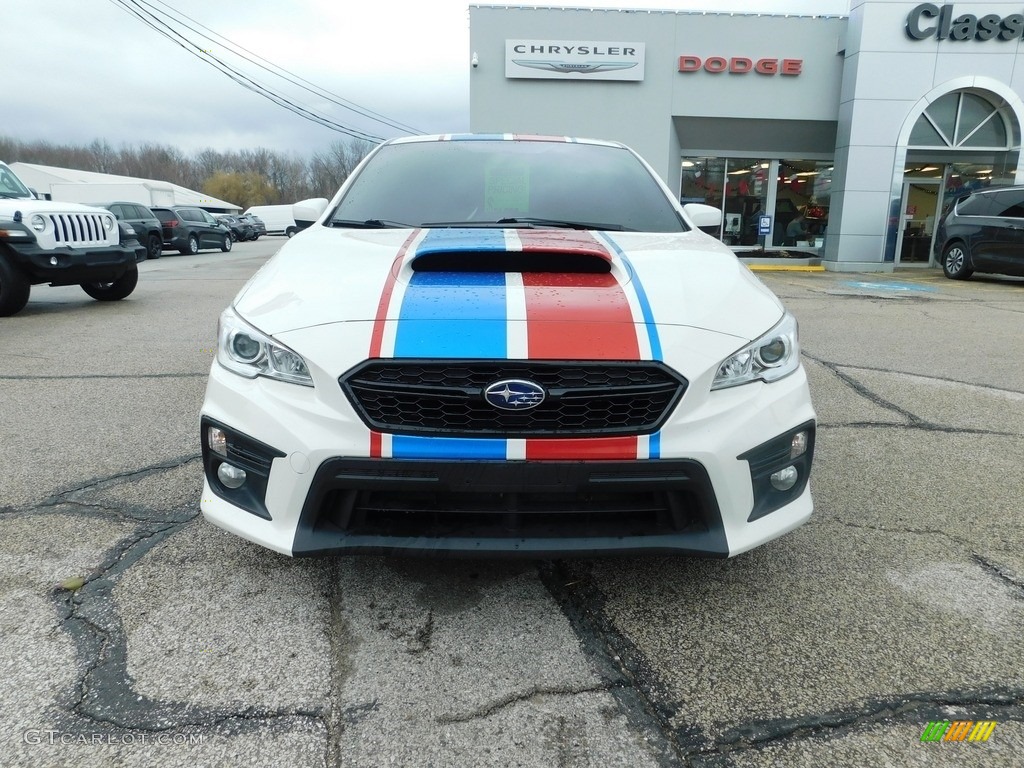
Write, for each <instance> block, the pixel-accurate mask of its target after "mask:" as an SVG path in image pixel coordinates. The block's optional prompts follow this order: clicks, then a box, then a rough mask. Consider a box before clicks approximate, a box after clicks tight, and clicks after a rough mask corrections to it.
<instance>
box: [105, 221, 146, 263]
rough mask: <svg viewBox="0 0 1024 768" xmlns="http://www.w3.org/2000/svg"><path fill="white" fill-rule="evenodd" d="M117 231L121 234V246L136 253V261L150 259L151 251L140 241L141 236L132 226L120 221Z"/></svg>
mask: <svg viewBox="0 0 1024 768" xmlns="http://www.w3.org/2000/svg"><path fill="white" fill-rule="evenodd" d="M108 210H109V209H108ZM111 213H113V211H111ZM117 229H118V231H119V232H120V243H121V245H122V246H123V247H125V248H131V249H132V251H134V253H135V260H136V261H145V260H146V259H147V258H149V249H148V248H147V247H146V246H144V245H143V244H142V243H141V242H140V241H139V235H138V233H137V232H136V231H135V228H134V227H132V225H131V224H129V223H128V222H126V221H118V222H117Z"/></svg>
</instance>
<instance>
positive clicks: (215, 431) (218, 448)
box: [206, 427, 228, 456]
mask: <svg viewBox="0 0 1024 768" xmlns="http://www.w3.org/2000/svg"><path fill="white" fill-rule="evenodd" d="M206 442H207V444H208V445H209V446H210V450H211V451H213V452H214V453H219V454H220V455H221V456H227V455H228V436H227V434H225V432H224V430H223V429H220V428H219V427H207V428H206Z"/></svg>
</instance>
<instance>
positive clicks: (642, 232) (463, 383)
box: [201, 135, 815, 557]
mask: <svg viewBox="0 0 1024 768" xmlns="http://www.w3.org/2000/svg"><path fill="white" fill-rule="evenodd" d="M720 221H721V215H720V212H719V211H717V210H715V209H712V208H709V207H707V206H703V205H687V206H684V207H682V208H681V207H680V206H679V205H678V204H677V203H676V200H675V198H674V196H673V195H672V193H671V192H670V191H669V190H668V189H667V187H666V186H665V185H664V184H663V183H662V182H661V181H660V180H659V179H658V178H657V177H656V176H655V174H654V173H653V172H652V171H651V169H650V167H649V166H648V165H647V164H646V163H645V162H644V161H643V160H642V159H641V158H640V157H639V156H638V155H636V154H635V153H634V152H633V151H632V150H630V149H628V148H626V147H624V146H622V145H619V144H614V143H609V142H600V141H587V140H576V139H564V138H552V137H537V136H518V135H445V136H432V137H416V138H408V139H398V140H394V141H391V142H388V143H386V144H383V145H381V146H380V147H378V148H377V149H376V150H374V151H373V152H372V153H371V154H370V155H369V156H368V157H367V158H366V160H364V162H363V163H362V164H361V165H360V166H359V167H358V168H357V169H356V171H355V172H354V173H353V174H352V175H351V177H350V178H349V179H348V181H347V182H346V183H345V185H344V186H343V187H342V188H341V190H340V191H339V192H338V194H337V195H336V196H335V197H334V199H333V200H331V201H330V203H328V204H327V207H326V208H325V209H324V210H323V212H322V214H321V215H320V217H319V219H318V221H316V223H314V224H313V225H312V226H311V227H310V228H309V229H307V230H306V231H305V232H303V233H301V234H300V235H299V236H297V237H295V238H292V239H291V240H290V241H288V242H287V244H285V245H284V246H283V247H282V248H281V250H280V251H279V252H278V253H277V254H276V255H275V256H274V257H273V258H272V259H271V260H270V261H268V262H267V264H266V265H265V266H264V267H263V269H261V270H260V271H259V272H258V273H257V274H256V275H255V276H254V277H253V278H252V279H251V280H250V281H249V283H248V284H247V285H246V286H245V287H244V288H243V289H242V291H241V292H240V293H239V294H238V296H237V297H236V298H235V300H234V302H233V303H232V305H231V306H230V307H229V308H228V309H227V310H225V312H224V313H223V315H222V316H221V319H220V327H219V333H218V335H219V340H218V351H217V359H216V361H215V362H214V364H213V366H212V369H211V371H210V379H209V384H208V387H207V392H206V400H205V402H204V404H203V409H202V417H201V434H202V449H203V462H204V469H205V478H206V479H205V487H204V493H203V502H202V511H203V514H204V515H205V517H206V519H207V520H209V521H210V522H212V523H214V524H216V525H218V526H221V527H223V528H226V529H227V530H229V531H232V532H234V533H236V534H238V535H239V536H242V537H244V538H246V539H249V540H251V541H254V542H257V543H259V544H262V545H263V546H266V547H269V548H271V549H273V550H276V551H278V552H283V553H285V554H289V555H295V556H299V555H311V554H318V553H419V554H433V555H441V554H471V555H480V556H494V555H521V556H528V557H550V556H567V555H594V554H602V553H612V552H637V551H645V552H679V553H689V554H701V555H711V556H718V557H727V556H732V555H736V554H738V553H740V552H743V551H745V550H748V549H750V548H752V547H755V546H757V545H759V544H762V543H764V542H766V541H769V540H770V539H773V538H775V537H777V536H780V535H782V534H784V533H786V532H788V531H791V530H793V529H794V528H796V527H797V526H799V525H800V524H802V523H803V522H805V521H806V520H807V519H808V517H809V516H810V514H811V510H812V503H811V492H810V486H809V474H810V469H811V459H812V456H813V452H814V437H815V414H814V410H813V408H812V405H811V398H810V393H809V391H808V386H807V377H806V375H805V373H804V370H803V367H802V366H801V363H800V352H799V346H798V343H797V324H796V320H795V319H794V318H793V316H792V315H790V314H789V313H788V312H787V311H786V310H785V309H784V308H783V306H782V304H781V303H780V302H779V300H778V299H777V298H776V297H775V296H774V295H773V294H772V293H771V291H769V290H768V288H767V287H765V286H764V285H763V284H762V283H761V282H760V281H759V280H758V279H757V278H756V277H755V276H754V275H753V274H752V273H751V272H750V270H748V269H747V268H746V267H745V266H744V265H743V264H741V263H740V262H739V261H738V260H737V259H736V257H735V256H734V255H733V253H732V252H731V251H730V250H729V249H728V248H726V247H725V246H723V245H722V244H721V243H719V242H718V241H717V240H716V239H714V238H712V237H710V236H708V235H706V234H704V233H703V232H701V231H700V229H699V228H700V227H709V226H712V227H713V226H717V225H719V224H720Z"/></svg>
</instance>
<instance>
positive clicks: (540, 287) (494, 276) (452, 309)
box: [235, 226, 783, 341]
mask: <svg viewBox="0 0 1024 768" xmlns="http://www.w3.org/2000/svg"><path fill="white" fill-rule="evenodd" d="M481 265H487V269H482V268H481ZM524 292H525V295H526V296H527V298H526V299H523V298H522V295H523V294H524ZM524 305H530V306H531V307H533V309H531V310H529V313H528V310H527V307H526V306H524ZM613 306H614V307H618V309H617V310H614V311H613V309H610V307H613ZM623 307H625V308H623ZM235 309H236V310H237V311H238V312H239V313H240V314H241V316H242V317H243V318H245V319H246V320H247V321H248V322H249V323H251V324H252V325H254V326H255V327H256V328H258V329H260V330H261V331H263V332H264V333H268V334H271V335H278V334H282V333H286V332H289V331H296V330H299V329H303V328H312V327H315V326H323V325H329V324H334V323H357V322H365V323H374V324H376V325H379V326H387V325H388V324H393V325H398V324H403V323H404V324H405V325H406V327H418V328H420V329H421V331H422V332H423V333H447V334H455V335H458V334H461V333H463V332H465V333H472V332H473V330H474V329H479V328H481V327H484V326H486V324H489V323H492V324H495V323H497V324H507V323H509V322H512V321H515V320H516V319H522V320H523V321H524V322H526V321H527V320H528V319H529V318H532V319H531V322H536V323H544V324H545V325H546V327H547V328H548V329H549V330H550V329H551V328H552V327H553V326H557V325H559V324H564V328H565V331H566V332H570V333H572V332H574V329H575V328H577V327H579V326H580V324H581V323H582V324H588V323H589V324H590V325H591V326H593V325H594V323H595V322H596V323H601V322H606V323H607V324H608V325H606V326H605V327H607V328H611V327H612V325H613V324H633V325H638V326H640V325H647V326H685V327H690V328H695V329H701V330H706V331H712V332H714V333H717V334H725V335H728V336H733V337H736V338H737V339H742V340H744V341H748V340H751V339H753V338H756V337H757V336H759V335H761V334H762V333H764V332H765V331H767V330H768V329H769V328H771V327H772V326H773V325H774V324H775V323H777V322H778V320H779V319H780V318H781V317H782V314H783V309H782V305H781V303H780V302H779V301H778V299H777V298H775V296H774V295H773V294H772V293H771V291H769V290H768V289H767V288H766V287H765V286H764V285H763V284H762V283H761V282H760V280H758V279H757V278H756V277H755V276H754V275H753V273H751V272H750V270H749V269H747V268H746V266H744V265H743V264H742V263H741V262H739V261H738V260H737V258H736V257H735V256H734V255H733V253H732V252H731V251H730V250H729V249H727V248H725V247H724V246H723V245H721V244H720V243H719V242H718V241H717V240H714V239H713V238H710V237H708V236H707V235H704V234H703V233H701V232H696V231H694V232H683V233H664V234H662V233H654V234H649V233H620V232H616V233H596V232H589V231H575V230H537V229H506V230H496V229H475V228H474V229H430V230H408V229H404V230H403V229H388V230H359V229H329V228H326V227H320V226H314V227H312V228H310V229H308V230H306V231H305V232H302V233H301V234H299V235H298V236H296V237H294V238H292V239H291V240H289V241H288V243H286V244H285V245H284V246H283V247H282V248H281V250H280V251H279V252H278V253H277V254H276V255H275V256H274V257H273V258H272V259H271V260H270V261H268V262H267V263H266V264H265V265H264V266H263V268H262V269H261V270H260V271H259V272H258V273H257V274H256V275H254V276H253V278H252V279H251V280H250V281H249V283H248V284H247V285H246V286H245V287H244V288H243V289H242V291H241V292H240V293H239V295H238V297H237V298H236V299H235ZM528 315H529V317H528ZM428 326H429V328H428ZM384 332H385V333H386V332H387V331H384Z"/></svg>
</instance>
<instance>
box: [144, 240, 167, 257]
mask: <svg viewBox="0 0 1024 768" xmlns="http://www.w3.org/2000/svg"><path fill="white" fill-rule="evenodd" d="M163 249H164V243H163V240H161V239H160V238H159V237H157V236H156V235H150V236H149V242H148V244H147V246H146V250H147V251H148V253H147V257H148V258H150V259H159V258H160V253H161V252H162V251H163Z"/></svg>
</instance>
